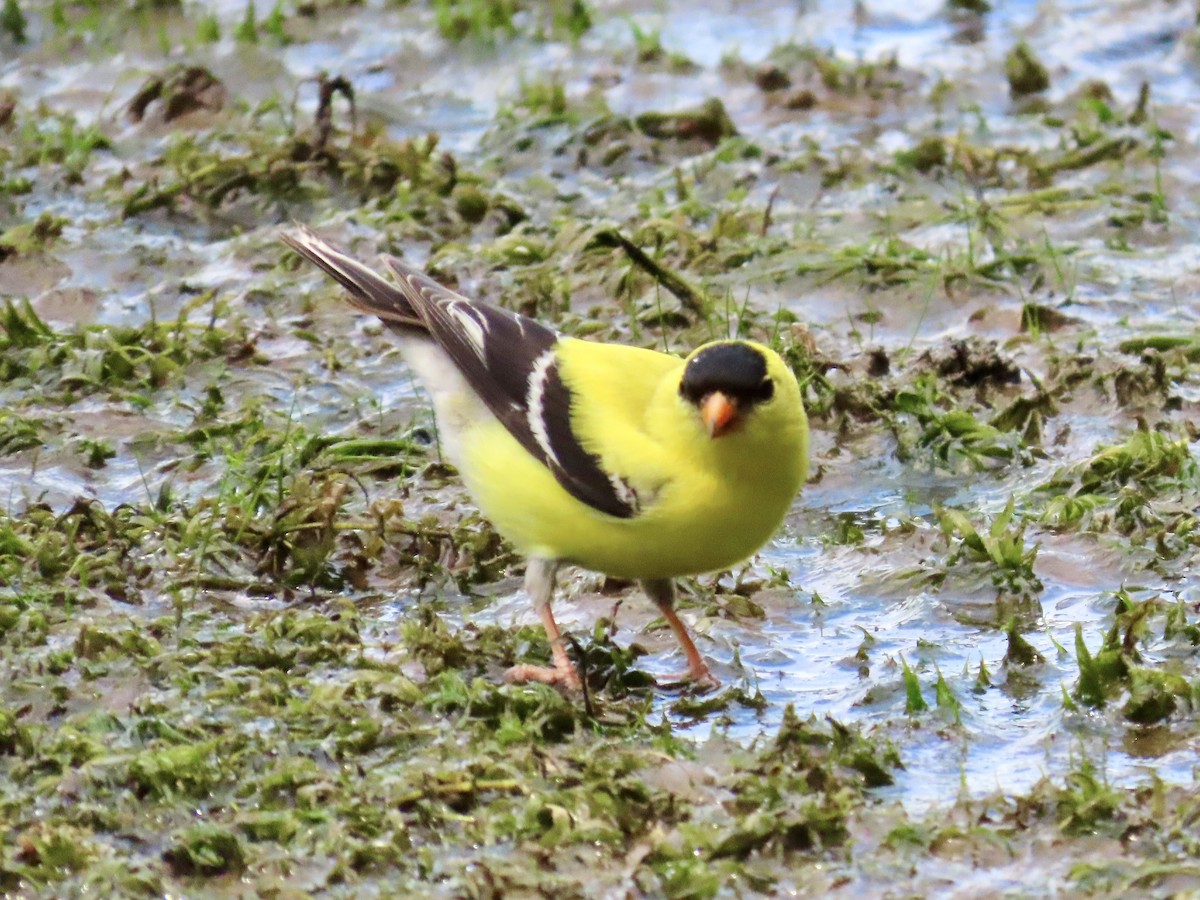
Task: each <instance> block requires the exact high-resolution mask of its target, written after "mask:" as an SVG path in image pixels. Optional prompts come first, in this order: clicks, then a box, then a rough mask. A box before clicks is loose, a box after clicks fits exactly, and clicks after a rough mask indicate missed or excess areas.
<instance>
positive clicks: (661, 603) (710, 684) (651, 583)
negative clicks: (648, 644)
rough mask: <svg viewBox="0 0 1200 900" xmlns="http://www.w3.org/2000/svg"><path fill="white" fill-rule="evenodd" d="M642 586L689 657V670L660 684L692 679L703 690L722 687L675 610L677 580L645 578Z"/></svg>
mask: <svg viewBox="0 0 1200 900" xmlns="http://www.w3.org/2000/svg"><path fill="white" fill-rule="evenodd" d="M642 588H643V589H644V590H645V591H646V593H647V594H648V595H649V596H650V599H651V600H653V601H654V603H655V605H656V606H657V607H658V610H659V612H661V613H662V614H663V618H664V619H666V620H667V624H668V625H670V626H671V631H673V632H674V633H675V640H677V641H679V646H680V647H682V648H683V654H684V656H686V657H687V664H688V668H687V671H686V672H683V673H681V674H680V675H678V676H676V677H673V678H668V679H664V680H663V681H660V684H664V685H669V684H680V683H686V682H691V683H692V684H694V685H695V686H696V687H697V688H699V689H700V690H704V691H711V690H712V689H713V688H716V687H720V685H721V682H720V681H719V680H717V676H715V675H714V674H713V673H712V670H711V669H709V668H708V663H706V662H705V661H704V657H703V656H701V655H700V651H699V650H697V649H696V645H695V643H693V641H692V636H691V635H690V634H688V630H687V626H686V625H684V624H683V620H682V619H680V618H679V614H678V613H677V612H675V585H674V583H673V582H672V581H671V580H670V579H667V578H663V579H654V580H647V581H643V582H642Z"/></svg>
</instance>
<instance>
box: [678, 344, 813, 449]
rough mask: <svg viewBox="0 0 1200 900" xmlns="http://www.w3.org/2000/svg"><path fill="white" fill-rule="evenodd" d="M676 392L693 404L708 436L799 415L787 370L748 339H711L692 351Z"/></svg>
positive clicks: (793, 380)
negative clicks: (757, 422)
mask: <svg viewBox="0 0 1200 900" xmlns="http://www.w3.org/2000/svg"><path fill="white" fill-rule="evenodd" d="M679 396H680V397H681V398H682V399H683V400H684V401H685V402H686V403H688V404H690V405H691V406H693V407H695V408H696V411H697V413H698V415H699V417H700V421H701V423H702V425H703V427H704V430H705V431H706V432H707V433H708V436H709V437H710V438H712V439H714V440H715V439H717V438H720V437H724V436H725V435H729V434H735V433H737V432H739V431H742V430H743V429H744V428H746V427H747V425H748V424H750V423H751V422H755V421H756V420H763V419H766V420H773V419H776V418H778V419H780V421H781V422H786V421H788V420H795V418H796V417H797V415H798V416H799V418H800V420H801V421H802V420H803V417H804V411H803V407H802V406H801V405H800V391H799V388H798V386H797V384H796V378H795V376H794V375H793V374H792V372H791V370H790V369H789V368H788V367H787V365H786V364H785V363H784V362H783V360H782V359H780V357H779V355H778V354H776V353H774V352H773V351H771V350H769V349H767V348H766V347H764V346H762V345H761V344H755V343H752V342H749V341H716V342H713V343H710V344H705V345H704V346H702V347H700V348H699V349H698V350H696V351H695V352H693V353H692V355H691V356H689V357H688V358H687V360H686V362H685V363H684V367H683V376H682V378H681V379H680V382H679ZM764 424H765V425H769V422H764Z"/></svg>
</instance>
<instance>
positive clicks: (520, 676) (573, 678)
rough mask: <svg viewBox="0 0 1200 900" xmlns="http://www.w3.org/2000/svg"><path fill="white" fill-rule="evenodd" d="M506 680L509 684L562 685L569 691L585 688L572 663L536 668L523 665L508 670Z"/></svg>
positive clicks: (527, 664)
mask: <svg viewBox="0 0 1200 900" xmlns="http://www.w3.org/2000/svg"><path fill="white" fill-rule="evenodd" d="M504 680H505V681H507V682H508V683H509V684H528V683H529V682H531V681H537V682H540V683H541V684H550V685H556V686H557V685H561V686H562V687H564V688H566V689H567V690H568V691H578V690H582V688H583V684H582V682H580V680H579V673H578V672H576V671H575V667H574V666H573V665H571V663H570V662H568V663H566V665H558V666H534V665H531V664H529V663H521V664H520V665H516V666H512V667H511V668H509V669H508V670H506V671H505V673H504Z"/></svg>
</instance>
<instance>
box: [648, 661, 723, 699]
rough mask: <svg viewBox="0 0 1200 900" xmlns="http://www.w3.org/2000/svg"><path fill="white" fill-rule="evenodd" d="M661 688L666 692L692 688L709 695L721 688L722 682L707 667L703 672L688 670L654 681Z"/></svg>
mask: <svg viewBox="0 0 1200 900" xmlns="http://www.w3.org/2000/svg"><path fill="white" fill-rule="evenodd" d="M654 680H655V682H656V683H657V684H658V686H659V687H660V688H662V689H663V690H666V691H678V690H682V689H684V688H691V689H692V690H693V691H696V693H699V694H707V693H708V692H709V691H715V690H716V689H717V688H719V687H720V686H721V681H720V679H719V678H717V676H716V675H714V674H713V673H712V672H711V671H709V669H708V667H707V666H705V667H704V669H703V671H696V670H693V669H688V670H687V671H686V672H679V673H678V674H676V675H662V676H660V677H658V678H655V679H654Z"/></svg>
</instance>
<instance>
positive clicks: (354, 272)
mask: <svg viewBox="0 0 1200 900" xmlns="http://www.w3.org/2000/svg"><path fill="white" fill-rule="evenodd" d="M280 237H281V239H282V241H283V242H284V243H285V244H287V245H288V246H289V247H291V248H292V249H293V250H295V251H296V252H297V253H299V254H300V255H301V256H303V257H304V258H305V259H308V260H310V261H312V262H314V263H316V264H317V265H318V266H320V267H321V268H322V269H324V270H325V271H326V272H328V273H329V275H330V276H332V277H333V278H334V279H335V280H336V281H337V282H338V283H339V284H340V285H341V286H342V287H344V288H345V289H346V290H347V291H348V292H349V294H350V299H351V302H352V303H354V305H355V306H357V307H358V308H359V309H361V310H363V311H364V312H369V313H372V314H374V315H376V316H379V318H381V319H382V320H383V321H384V322H385V323H387V324H388V325H390V326H392V327H393V328H397V330H408V329H412V328H416V329H419V330H421V331H424V330H426V325H425V322H424V320H423V319H422V317H421V315H420V313H419V312H418V311H417V309H416V308H414V306H413V302H412V300H411V298H410V297H409V295H408V293H407V291H406V290H405V289H403V288H398V287H396V286H395V285H393V284H391V283H390V282H388V281H385V280H384V279H383V278H381V277H380V276H379V275H377V274H376V273H374V272H372V271H371V270H370V269H368V268H367V267H366V266H364V265H363V264H362V263H360V262H357V261H356V260H353V259H351V258H350V257H349V256H346V255H345V254H344V253H340V252H339V251H337V250H335V249H333V247H331V246H329V245H328V244H327V243H325V242H324V241H323V240H321V239H320V238H319V237H317V236H316V235H315V234H313V233H312V232H311V231H309V230H308V229H307V228H303V227H301V228H298V229H296V231H295V232H294V233H293V234H283V235H281V236H280ZM411 271H413V272H414V273H415V270H411ZM422 277H425V276H422ZM408 287H409V285H408V284H405V288H408Z"/></svg>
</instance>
